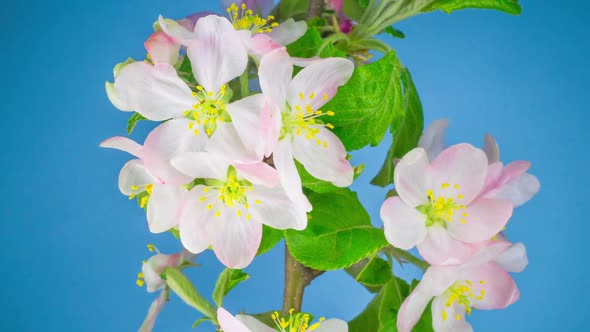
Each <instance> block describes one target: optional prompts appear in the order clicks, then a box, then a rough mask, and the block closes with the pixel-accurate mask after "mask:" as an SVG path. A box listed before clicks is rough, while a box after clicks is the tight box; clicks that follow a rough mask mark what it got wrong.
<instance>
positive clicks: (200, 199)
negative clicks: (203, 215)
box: [199, 196, 207, 202]
mask: <svg viewBox="0 0 590 332" xmlns="http://www.w3.org/2000/svg"><path fill="white" fill-rule="evenodd" d="M206 199H207V196H201V198H199V202H203V201H205V200H206Z"/></svg>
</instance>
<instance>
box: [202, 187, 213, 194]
mask: <svg viewBox="0 0 590 332" xmlns="http://www.w3.org/2000/svg"><path fill="white" fill-rule="evenodd" d="M209 190H211V188H209V187H205V188H203V192H204V193H205V194H206V193H208V192H209Z"/></svg>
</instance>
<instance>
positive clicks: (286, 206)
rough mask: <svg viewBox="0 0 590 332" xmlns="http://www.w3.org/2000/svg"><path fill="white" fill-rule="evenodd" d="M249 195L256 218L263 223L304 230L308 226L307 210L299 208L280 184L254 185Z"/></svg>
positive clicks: (275, 226) (279, 227)
mask: <svg viewBox="0 0 590 332" xmlns="http://www.w3.org/2000/svg"><path fill="white" fill-rule="evenodd" d="M247 197H248V203H249V204H250V210H252V214H253V217H254V219H258V220H259V221H260V222H262V223H263V224H266V225H268V226H270V227H272V228H276V229H287V228H292V229H295V230H302V229H305V227H306V226H307V214H306V212H307V211H305V210H304V209H301V208H298V206H297V204H296V203H294V202H293V201H292V200H291V199H290V198H289V196H287V194H286V193H285V191H284V190H283V188H282V187H280V186H277V187H275V188H265V187H263V186H254V190H252V191H251V192H249V193H248V194H247Z"/></svg>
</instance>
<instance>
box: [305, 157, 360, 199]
mask: <svg viewBox="0 0 590 332" xmlns="http://www.w3.org/2000/svg"><path fill="white" fill-rule="evenodd" d="M295 166H296V167H297V171H298V172H299V176H300V177H301V185H302V186H303V187H305V188H307V189H309V190H311V191H315V192H316V193H327V192H330V191H334V190H337V189H338V188H339V187H336V186H335V185H333V184H332V183H330V182H327V181H323V180H320V179H317V178H315V177H314V176H313V175H311V174H309V172H308V171H307V170H306V169H305V167H303V165H301V163H299V162H298V161H297V160H295ZM353 168H354V177H353V180H356V178H358V177H359V175H361V174H362V172H363V170H364V169H365V165H364V164H360V165H357V166H354V167H353Z"/></svg>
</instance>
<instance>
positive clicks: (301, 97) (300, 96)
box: [299, 92, 305, 100]
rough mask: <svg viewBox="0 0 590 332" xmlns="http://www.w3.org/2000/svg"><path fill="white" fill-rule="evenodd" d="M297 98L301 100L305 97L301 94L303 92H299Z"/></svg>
mask: <svg viewBox="0 0 590 332" xmlns="http://www.w3.org/2000/svg"><path fill="white" fill-rule="evenodd" d="M299 98H300V99H301V100H303V99H305V95H304V94H303V92H299Z"/></svg>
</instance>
